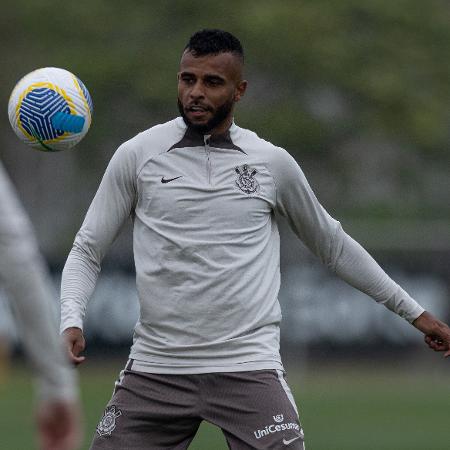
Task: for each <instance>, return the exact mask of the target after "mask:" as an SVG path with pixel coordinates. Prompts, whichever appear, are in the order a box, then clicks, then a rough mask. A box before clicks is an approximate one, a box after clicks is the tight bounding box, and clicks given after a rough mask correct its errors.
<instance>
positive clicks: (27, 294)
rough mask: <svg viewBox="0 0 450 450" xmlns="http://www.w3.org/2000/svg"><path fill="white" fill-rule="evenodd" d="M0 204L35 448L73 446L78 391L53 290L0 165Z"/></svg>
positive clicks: (5, 268) (3, 265)
mask: <svg viewBox="0 0 450 450" xmlns="http://www.w3.org/2000/svg"><path fill="white" fill-rule="evenodd" d="M0 208H1V213H0V277H1V280H2V284H3V285H4V286H5V287H6V289H7V291H8V293H9V294H10V297H11V301H12V309H13V312H14V315H15V318H16V322H17V327H18V329H19V331H20V335H21V337H22V342H23V345H24V349H25V352H26V355H27V356H28V358H29V360H30V361H31V364H32V366H33V369H34V374H35V379H36V396H37V420H38V432H39V438H40V442H41V448H42V449H45V450H53V449H59V450H61V449H67V450H69V449H74V448H76V447H77V445H78V441H79V434H80V430H79V417H78V416H79V410H78V403H77V394H78V392H77V388H76V380H75V374H74V371H73V369H72V368H70V367H69V365H68V362H67V360H66V356H65V353H64V351H63V345H62V341H61V337H60V336H59V334H58V320H57V310H56V302H55V303H52V300H56V293H55V291H54V289H53V287H52V283H51V281H50V277H49V274H48V272H47V268H46V265H45V262H44V261H43V259H42V257H41V255H40V252H39V250H38V246H37V243H36V240H35V237H34V231H33V228H32V226H31V224H30V222H29V220H28V217H27V215H26V214H25V212H24V211H23V209H22V207H21V204H20V202H19V200H18V198H17V196H16V193H15V190H14V188H13V186H12V185H11V183H10V181H9V179H8V177H7V175H6V173H5V172H4V170H3V167H2V166H0Z"/></svg>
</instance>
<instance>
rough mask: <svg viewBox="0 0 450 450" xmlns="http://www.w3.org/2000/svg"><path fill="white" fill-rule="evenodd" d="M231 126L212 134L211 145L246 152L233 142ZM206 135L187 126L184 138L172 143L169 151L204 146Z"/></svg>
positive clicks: (210, 137)
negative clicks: (221, 131)
mask: <svg viewBox="0 0 450 450" xmlns="http://www.w3.org/2000/svg"><path fill="white" fill-rule="evenodd" d="M232 126H233V125H232ZM230 128H231V127H230ZM230 128H229V129H228V130H227V131H226V132H225V133H222V134H212V135H210V136H209V138H208V139H209V147H214V148H224V149H231V150H237V151H239V152H242V153H244V154H246V153H245V152H244V150H242V149H241V148H240V147H238V146H237V145H235V144H234V143H233V141H232V139H231V134H230ZM205 136H206V135H205V134H203V133H200V132H198V131H196V130H194V129H193V128H190V127H186V132H185V133H184V136H183V137H182V139H181V140H180V141H179V142H177V143H176V144H174V145H172V147H170V148H169V150H168V151H169V152H170V150H173V149H175V148H186V147H203V146H204V145H205Z"/></svg>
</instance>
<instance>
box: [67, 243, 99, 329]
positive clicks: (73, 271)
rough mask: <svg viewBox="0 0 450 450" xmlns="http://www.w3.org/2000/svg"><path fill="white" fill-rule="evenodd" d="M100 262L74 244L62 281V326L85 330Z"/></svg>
mask: <svg viewBox="0 0 450 450" xmlns="http://www.w3.org/2000/svg"><path fill="white" fill-rule="evenodd" d="M99 272H100V264H99V262H97V261H95V260H93V259H92V258H90V257H89V256H88V254H87V253H86V251H85V250H83V248H82V247H81V246H79V245H78V244H77V243H75V244H74V246H73V248H72V250H71V252H70V254H69V256H68V258H67V262H66V264H65V266H64V270H63V273H62V279H61V326H60V331H61V332H62V331H64V330H65V329H66V328H69V327H77V328H80V329H83V320H84V316H85V314H86V308H87V305H88V301H89V299H90V297H91V295H92V293H93V292H94V288H95V284H96V282H97V278H98V274H99Z"/></svg>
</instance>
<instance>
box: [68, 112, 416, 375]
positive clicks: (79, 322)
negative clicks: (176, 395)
mask: <svg viewBox="0 0 450 450" xmlns="http://www.w3.org/2000/svg"><path fill="white" fill-rule="evenodd" d="M275 211H278V212H279V213H280V214H281V215H283V216H285V217H286V218H287V220H288V222H289V224H290V226H291V227H292V229H293V230H294V232H295V233H296V235H297V236H298V237H299V238H300V239H301V240H302V241H303V242H304V243H305V244H306V245H307V247H309V249H310V250H311V251H312V252H313V253H314V254H315V255H317V257H318V258H319V259H320V260H321V261H322V263H323V264H325V265H326V266H328V267H329V268H330V269H331V270H332V271H333V272H335V273H336V274H337V275H338V276H340V277H341V278H342V279H344V280H345V281H347V282H348V283H350V284H351V285H352V286H354V287H356V288H357V289H359V290H361V291H363V292H365V293H367V294H368V295H370V296H371V297H373V298H374V299H375V300H376V301H377V302H379V303H382V304H384V305H385V306H386V307H387V308H389V309H390V310H392V311H394V312H396V313H397V314H399V315H400V316H402V317H404V318H405V319H407V320H408V321H410V322H411V321H413V320H414V319H416V318H417V317H418V316H419V315H420V314H421V313H422V312H423V311H424V310H423V308H422V307H421V306H420V305H418V304H417V303H416V302H415V301H414V300H413V299H412V298H411V297H410V296H409V295H408V294H407V293H406V292H405V291H404V290H403V289H402V288H401V287H400V286H398V285H397V284H396V283H395V282H394V281H393V280H392V279H390V278H389V277H388V276H387V275H386V273H385V272H384V271H383V270H382V269H381V268H380V267H379V266H378V264H377V263H376V262H375V261H374V260H373V259H372V258H371V256H370V255H369V254H368V253H367V252H366V251H365V250H364V249H363V248H362V247H361V246H360V245H359V244H358V243H357V242H355V241H354V240H353V239H352V238H350V237H349V236H348V235H347V234H346V233H345V232H344V231H343V229H342V227H341V225H340V223H339V222H337V221H336V220H334V219H333V218H332V217H330V215H329V214H328V213H327V212H326V211H325V209H324V208H323V207H322V206H321V205H320V203H319V202H318V200H317V199H316V197H315V195H314V193H313V192H312V190H311V188H310V186H309V184H308V182H307V180H306V179H305V176H304V174H303V172H302V170H301V169H300V167H299V166H298V164H297V163H296V162H295V160H294V159H293V158H292V157H291V156H290V155H289V154H288V153H287V152H286V151H285V150H284V149H282V148H279V147H276V146H274V145H272V144H271V143H269V142H266V141H265V140H263V139H261V138H259V137H258V136H257V135H256V134H255V133H253V132H251V131H249V130H246V129H243V128H240V127H238V126H237V125H236V124H234V123H233V124H232V126H231V127H230V129H229V130H228V131H227V133H225V134H223V135H220V136H218V135H212V136H207V135H201V134H198V133H196V132H195V131H193V130H192V129H190V128H187V127H186V125H185V123H184V121H183V120H182V119H181V118H177V119H174V120H172V121H170V122H167V123H165V124H161V125H158V126H155V127H153V128H151V129H149V130H147V131H145V132H143V133H140V134H138V135H137V136H136V137H134V138H133V139H131V140H130V141H128V142H126V143H124V144H123V145H122V146H120V147H119V149H118V150H117V151H116V153H115V154H114V156H113V157H112V159H111V161H110V163H109V165H108V168H107V170H106V172H105V175H104V177H103V179H102V181H101V184H100V187H99V189H98V191H97V194H96V195H95V198H94V200H93V202H92V204H91V206H90V208H89V210H88V213H87V215H86V218H85V220H84V223H83V225H82V227H81V229H80V231H79V232H78V234H77V236H76V238H75V242H74V245H73V248H72V250H71V252H70V254H69V257H68V259H67V262H66V265H65V268H64V271H63V278H62V324H61V326H62V329H65V328H68V327H79V328H82V327H83V318H84V315H85V311H86V306H87V302H88V299H89V297H90V296H91V294H92V292H93V289H94V287H95V283H96V280H97V277H98V273H99V271H100V264H101V260H102V258H103V256H104V255H105V252H106V251H107V249H108V247H109V245H110V244H111V243H112V242H113V240H114V238H115V237H116V235H117V234H118V232H119V231H120V229H121V227H122V225H123V224H124V222H125V221H126V220H127V219H128V218H129V217H130V216H131V217H132V218H133V221H134V230H133V250H134V259H135V267H136V282H137V291H138V298H139V302H140V317H139V321H138V322H137V324H136V327H135V330H134V342H133V345H132V348H131V352H130V358H131V359H132V360H133V366H132V367H133V369H135V370H141V371H146V372H154V373H206V372H217V371H241V370H258V369H281V368H282V363H281V360H280V354H279V325H280V321H281V312H280V305H279V302H278V298H277V297H278V291H279V287H280V239H279V233H278V228H277V222H276V218H275V215H274V212H275Z"/></svg>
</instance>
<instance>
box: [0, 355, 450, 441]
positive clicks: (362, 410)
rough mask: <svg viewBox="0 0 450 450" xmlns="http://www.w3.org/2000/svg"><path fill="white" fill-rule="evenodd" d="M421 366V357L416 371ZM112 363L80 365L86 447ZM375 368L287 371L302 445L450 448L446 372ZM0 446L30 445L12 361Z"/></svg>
mask: <svg viewBox="0 0 450 450" xmlns="http://www.w3.org/2000/svg"><path fill="white" fill-rule="evenodd" d="M427 364H429V363H424V362H422V363H421V366H422V367H423V366H425V367H423V369H426V368H427V367H426V366H427ZM121 365H122V363H119V364H112V363H109V364H102V365H100V364H99V363H96V362H95V361H90V362H89V363H88V364H86V366H85V367H84V368H82V369H81V370H80V375H81V389H82V400H83V408H84V418H85V434H86V439H85V443H84V444H83V447H82V449H83V450H84V449H87V448H88V447H89V442H90V439H91V436H92V434H93V432H94V430H95V426H96V424H97V421H98V420H99V418H100V416H101V414H102V411H103V408H104V406H105V404H106V402H107V401H108V400H109V398H110V396H111V391H112V388H113V383H114V380H115V378H116V376H117V374H118V371H119V370H120V368H121ZM411 367H413V366H412V365H408V366H407V368H405V369H401V368H400V369H399V368H396V369H392V368H385V367H383V363H382V362H379V363H375V364H373V366H372V367H369V368H367V367H358V368H354V367H353V368H349V367H348V366H314V367H309V371H308V372H306V373H305V374H303V375H299V374H296V375H294V373H293V372H294V371H290V373H289V380H288V381H289V384H290V385H291V388H292V390H293V392H294V395H295V397H296V400H297V404H298V406H299V410H300V416H301V420H302V423H303V426H304V429H305V434H306V439H307V441H306V442H307V449H308V450H416V449H417V450H419V449H420V450H446V449H449V448H450V383H449V380H450V371H449V370H448V369H447V367H450V366H449V365H448V364H446V365H445V366H442V367H443V370H430V373H426V372H424V371H422V372H419V373H411ZM0 398H1V410H0V448H1V449H2V450H32V449H34V448H35V446H34V444H33V435H32V433H31V428H32V406H31V398H32V390H31V385H30V380H29V377H28V375H27V372H26V371H25V370H24V369H23V368H19V367H14V368H13V369H12V370H11V371H10V374H9V376H8V377H7V380H6V383H4V384H3V385H2V386H1V387H0ZM226 448H227V446H226V444H225V440H224V438H223V436H222V434H221V432H220V430H218V429H216V428H215V427H213V426H211V425H209V424H202V426H201V428H200V431H199V433H198V434H197V436H196V438H195V440H194V442H193V443H192V445H191V446H190V450H206V449H208V450H220V449H226Z"/></svg>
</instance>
